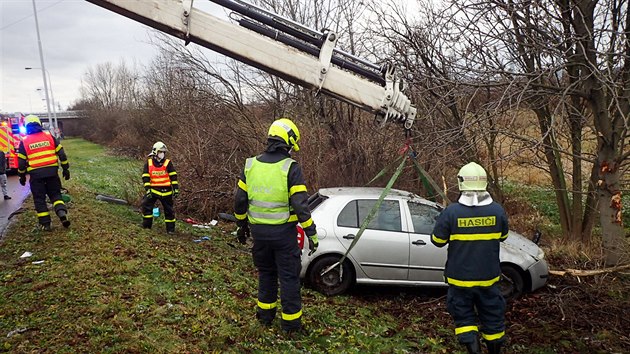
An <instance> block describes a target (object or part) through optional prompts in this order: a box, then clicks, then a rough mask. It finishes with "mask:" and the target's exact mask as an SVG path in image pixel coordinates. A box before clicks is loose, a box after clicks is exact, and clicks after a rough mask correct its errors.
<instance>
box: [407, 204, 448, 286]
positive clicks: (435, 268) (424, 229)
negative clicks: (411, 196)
mask: <svg viewBox="0 0 630 354" xmlns="http://www.w3.org/2000/svg"><path fill="white" fill-rule="evenodd" d="M406 204H407V207H408V208H407V209H408V212H409V216H410V219H411V228H410V229H411V230H410V233H409V241H410V249H409V280H411V281H423V282H439V283H443V282H444V266H445V265H446V252H447V247H442V248H438V247H435V246H434V245H433V243H431V233H432V232H433V226H435V219H436V218H437V216H438V215H439V214H440V210H439V209H438V208H436V207H435V206H433V205H428V204H423V203H420V202H415V201H407V203H406Z"/></svg>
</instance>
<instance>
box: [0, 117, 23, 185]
mask: <svg viewBox="0 0 630 354" xmlns="http://www.w3.org/2000/svg"><path fill="white" fill-rule="evenodd" d="M24 135H25V131H24V115H23V114H21V113H16V114H6V115H5V114H3V115H0V151H2V152H3V153H4V154H5V156H6V161H7V166H6V167H7V172H9V171H17V169H18V158H17V149H18V147H19V146H20V141H21V139H22V137H23V136H24Z"/></svg>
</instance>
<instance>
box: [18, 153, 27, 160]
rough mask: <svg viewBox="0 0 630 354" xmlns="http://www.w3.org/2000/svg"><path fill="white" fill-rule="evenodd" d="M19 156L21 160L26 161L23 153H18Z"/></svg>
mask: <svg viewBox="0 0 630 354" xmlns="http://www.w3.org/2000/svg"><path fill="white" fill-rule="evenodd" d="M17 156H18V157H19V158H21V159H22V160H26V155H24V154H22V153H18V154H17Z"/></svg>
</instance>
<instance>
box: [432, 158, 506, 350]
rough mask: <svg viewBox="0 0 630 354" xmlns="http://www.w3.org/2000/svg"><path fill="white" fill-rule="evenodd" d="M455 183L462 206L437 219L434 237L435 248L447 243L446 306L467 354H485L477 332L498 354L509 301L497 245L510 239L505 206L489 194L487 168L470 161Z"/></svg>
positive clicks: (459, 204)
mask: <svg viewBox="0 0 630 354" xmlns="http://www.w3.org/2000/svg"><path fill="white" fill-rule="evenodd" d="M457 179H458V185H459V190H460V196H459V198H458V201H457V202H456V203H453V204H451V205H449V206H448V207H447V208H446V209H445V210H444V211H442V213H441V214H440V215H439V216H438V218H437V221H436V224H435V228H434V229H433V234H432V236H431V241H432V242H433V244H434V245H436V246H437V247H444V246H446V245H447V244H449V246H448V256H447V260H446V268H445V271H444V275H445V280H446V282H447V283H448V285H449V287H448V293H447V299H446V306H447V310H448V312H449V313H450V314H451V317H453V320H454V322H455V334H456V335H457V339H458V341H459V343H461V344H463V345H465V346H466V349H467V350H468V352H469V353H481V344H480V341H479V332H481V337H482V338H483V339H484V341H485V343H486V345H487V347H488V351H489V353H491V354H495V353H500V352H501V346H502V344H503V342H504V340H505V338H504V336H505V300H504V298H503V296H502V295H501V291H500V289H499V286H498V281H499V279H500V277H501V268H500V263H499V247H500V245H499V242H502V241H504V240H505V239H506V238H507V236H508V220H507V216H506V214H505V211H504V210H503V207H501V205H499V204H498V203H496V202H494V201H493V200H492V197H491V196H490V194H489V193H488V192H487V191H486V187H487V185H488V183H487V175H486V171H485V170H484V169H483V167H481V166H480V165H478V164H476V163H474V162H471V163H469V164H467V165H465V166H463V167H462V168H461V169H460V170H459V173H458V175H457Z"/></svg>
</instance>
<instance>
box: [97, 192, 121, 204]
mask: <svg viewBox="0 0 630 354" xmlns="http://www.w3.org/2000/svg"><path fill="white" fill-rule="evenodd" d="M96 200H100V201H103V202H107V203H113V204H121V205H127V204H128V203H127V201H126V200H124V199H120V198H116V197H112V196H110V195H104V194H97V195H96Z"/></svg>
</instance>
